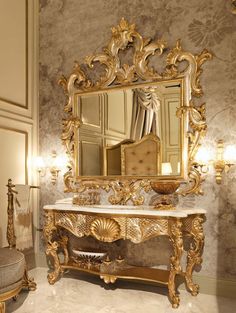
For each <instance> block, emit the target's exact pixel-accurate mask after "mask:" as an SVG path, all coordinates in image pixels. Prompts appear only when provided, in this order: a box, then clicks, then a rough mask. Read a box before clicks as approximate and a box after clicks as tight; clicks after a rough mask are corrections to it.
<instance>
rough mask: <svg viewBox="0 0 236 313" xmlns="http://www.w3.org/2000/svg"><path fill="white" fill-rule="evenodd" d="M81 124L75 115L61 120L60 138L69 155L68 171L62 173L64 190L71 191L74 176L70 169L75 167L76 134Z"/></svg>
mask: <svg viewBox="0 0 236 313" xmlns="http://www.w3.org/2000/svg"><path fill="white" fill-rule="evenodd" d="M80 125H81V121H80V120H79V119H78V118H77V117H73V116H72V114H70V117H69V118H67V119H65V120H63V130H62V135H61V140H62V142H63V144H64V145H65V147H66V151H67V155H68V157H69V162H70V164H69V166H68V171H67V172H66V173H65V174H64V183H65V192H70V191H71V188H72V187H71V186H73V184H74V176H73V173H72V169H73V168H75V164H74V162H75V150H76V149H77V148H78V147H77V144H76V142H77V140H76V135H77V132H78V128H79V127H80Z"/></svg>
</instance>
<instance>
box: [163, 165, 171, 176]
mask: <svg viewBox="0 0 236 313" xmlns="http://www.w3.org/2000/svg"><path fill="white" fill-rule="evenodd" d="M161 173H162V175H170V174H172V167H171V164H170V163H169V162H164V163H162V164H161Z"/></svg>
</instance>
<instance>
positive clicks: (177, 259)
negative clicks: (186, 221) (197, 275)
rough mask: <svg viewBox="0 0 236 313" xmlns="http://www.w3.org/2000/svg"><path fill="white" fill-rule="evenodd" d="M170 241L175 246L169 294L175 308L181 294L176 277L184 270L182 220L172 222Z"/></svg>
mask: <svg viewBox="0 0 236 313" xmlns="http://www.w3.org/2000/svg"><path fill="white" fill-rule="evenodd" d="M169 236H170V241H171V243H172V247H173V255H172V256H171V258H170V276H169V283H168V288H169V296H170V300H171V303H172V306H173V308H177V307H178V306H179V301H180V299H179V296H178V295H177V294H176V286H175V277H176V275H177V274H180V273H181V271H182V268H181V257H182V254H183V235H182V221H181V220H180V219H176V220H175V221H172V223H171V224H170V233H169Z"/></svg>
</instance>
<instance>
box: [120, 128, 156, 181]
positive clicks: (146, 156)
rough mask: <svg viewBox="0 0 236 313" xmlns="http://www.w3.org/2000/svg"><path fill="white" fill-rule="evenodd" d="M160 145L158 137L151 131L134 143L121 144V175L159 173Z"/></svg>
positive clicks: (152, 174)
mask: <svg viewBox="0 0 236 313" xmlns="http://www.w3.org/2000/svg"><path fill="white" fill-rule="evenodd" d="M160 147H161V144H160V138H159V137H158V136H156V135H154V134H152V133H150V134H148V135H145V136H144V137H143V138H142V139H140V140H138V141H136V142H135V143H132V144H129V145H127V144H123V145H121V175H131V176H156V175H159V174H160V171H161V169H160V164H161V157H160V151H161V149H160Z"/></svg>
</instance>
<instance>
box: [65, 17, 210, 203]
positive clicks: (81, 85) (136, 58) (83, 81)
mask: <svg viewBox="0 0 236 313" xmlns="http://www.w3.org/2000/svg"><path fill="white" fill-rule="evenodd" d="M130 46H132V47H133V50H131V52H132V53H133V55H132V61H131V64H129V65H127V64H123V63H122V60H121V59H120V57H121V56H120V51H121V50H127V49H129V48H130ZM167 48H168V46H167V43H166V42H165V40H163V39H157V40H155V41H151V39H144V38H143V37H142V36H141V35H140V34H139V33H138V32H137V30H136V27H135V24H129V23H128V22H127V21H126V20H125V19H124V18H122V20H121V21H120V23H119V25H118V26H117V27H113V28H112V35H111V39H110V41H109V43H108V45H107V47H106V48H105V49H104V50H103V52H101V53H98V54H96V55H91V56H89V57H87V58H85V64H82V65H80V64H79V63H77V62H76V63H75V66H74V68H73V71H72V73H71V75H70V76H69V77H68V78H65V77H64V76H63V77H62V78H61V79H60V81H59V83H60V84H61V85H62V87H63V88H64V91H65V94H66V97H67V103H66V105H65V107H64V111H65V112H66V114H67V117H66V119H65V120H64V121H63V132H62V137H61V139H62V142H63V144H64V145H65V147H66V149H67V154H68V156H69V158H70V166H69V170H68V172H67V173H66V174H65V175H64V182H65V191H66V192H75V193H76V192H80V190H82V189H84V188H87V187H88V186H89V185H90V188H92V186H95V187H96V189H104V190H106V191H111V193H113V194H112V195H110V196H109V199H108V201H109V202H110V203H114V202H115V203H116V204H117V203H122V204H124V203H126V202H127V201H128V200H131V201H133V203H134V204H135V205H136V204H142V203H143V201H144V199H143V198H142V196H141V195H140V192H141V191H142V190H143V189H145V188H143V187H142V185H143V182H145V184H146V185H148V184H149V185H150V180H151V179H153V178H155V179H158V176H155V177H151V176H145V177H139V176H117V177H115V176H84V177H83V176H79V175H80V172H79V160H81V158H80V153H81V150H80V149H81V139H80V137H79V133H80V132H79V130H80V127H82V124H83V122H82V120H81V116H80V113H79V112H80V105H79V100H78V99H79V97H80V96H82V95H88V94H92V93H93V94H94V93H97V94H101V93H102V92H105V91H108V90H109V91H112V90H113V91H114V90H116V91H117V90H121V89H127V88H131V87H132V86H133V87H134V88H137V87H138V88H140V86H146V87H150V86H155V84H158V83H160V82H165V83H166V82H167V83H168V82H175V83H177V84H179V85H180V86H181V88H180V89H181V103H180V106H179V107H178V110H177V112H176V114H177V116H178V118H179V119H180V124H181V131H180V134H179V135H180V137H181V140H180V142H181V151H180V169H181V170H180V173H179V176H178V175H177V176H176V175H174V176H169V179H177V180H179V179H184V180H186V181H187V183H186V184H184V185H183V186H181V188H179V190H178V194H179V195H187V194H190V193H193V194H202V189H201V183H202V178H201V171H200V170H199V169H198V168H196V167H195V164H194V156H195V154H196V152H197V150H198V147H199V144H200V141H201V139H202V138H203V137H204V135H205V133H206V128H207V125H206V118H205V104H202V105H200V106H199V105H196V104H195V103H194V97H201V96H202V95H203V91H202V87H201V85H200V76H201V73H202V65H203V64H204V63H205V62H206V61H207V60H210V59H211V58H212V56H213V55H212V53H211V52H209V51H208V50H206V49H204V50H203V51H202V52H201V53H199V54H197V55H195V54H192V53H191V52H189V51H185V50H184V48H183V47H182V44H181V41H180V40H177V42H176V45H175V46H174V47H172V48H170V49H169V48H168V49H167ZM164 55H165V56H166V58H165V60H166V62H165V64H163V68H162V69H161V71H160V72H159V71H157V70H156V69H155V68H153V67H151V66H150V64H149V60H150V58H151V57H153V56H155V58H156V60H158V59H159V61H161V60H163V59H164V58H163V57H162V58H159V56H164ZM182 62H186V63H187V66H186V67H185V69H184V70H182V69H181V67H180V66H179V65H180V63H182ZM94 63H97V64H98V65H102V66H104V67H105V72H103V74H102V75H100V77H99V79H98V80H97V81H94V80H93V79H92V78H91V77H92V75H91V77H88V76H87V71H85V70H84V69H85V68H86V67H87V68H90V69H93V66H94ZM162 162H165V160H162ZM129 181H132V183H131V182H130V183H129ZM139 185H140V186H139ZM84 186H87V187H84ZM134 186H135V188H133V187H134ZM131 187H132V188H131ZM130 189H132V191H130ZM128 190H129V191H128ZM146 190H147V188H146ZM131 193H132V195H131ZM136 193H137V195H136Z"/></svg>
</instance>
